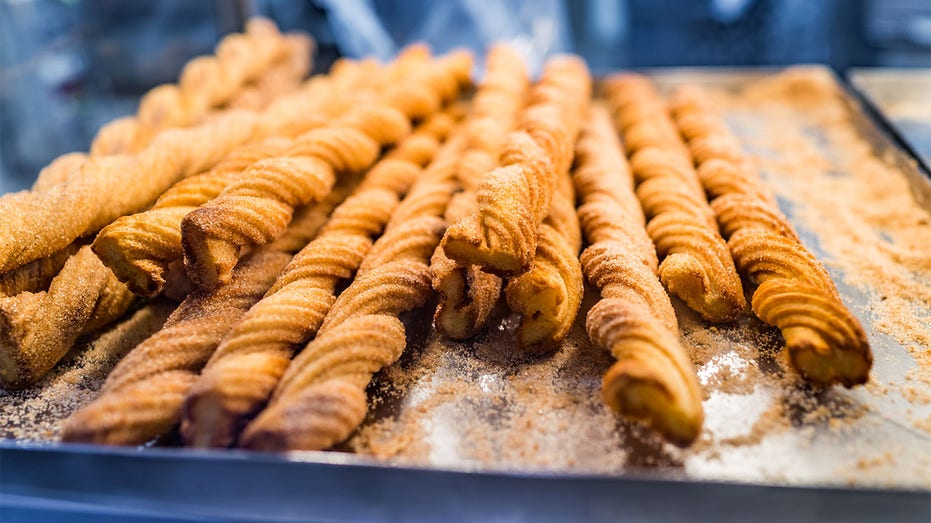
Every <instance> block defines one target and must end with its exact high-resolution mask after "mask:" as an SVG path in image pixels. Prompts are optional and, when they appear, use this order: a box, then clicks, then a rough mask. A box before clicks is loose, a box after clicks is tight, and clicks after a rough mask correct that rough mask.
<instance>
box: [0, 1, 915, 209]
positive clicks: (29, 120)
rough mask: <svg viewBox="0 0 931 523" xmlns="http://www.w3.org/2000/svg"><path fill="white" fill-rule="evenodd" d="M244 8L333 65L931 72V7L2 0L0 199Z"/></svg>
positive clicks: (125, 110)
mask: <svg viewBox="0 0 931 523" xmlns="http://www.w3.org/2000/svg"><path fill="white" fill-rule="evenodd" d="M253 14H260V15H264V16H267V17H269V18H271V19H273V20H274V21H275V22H277V23H278V25H279V26H280V27H281V28H282V30H302V31H305V32H308V33H310V34H311V35H313V37H314V38H315V39H316V41H317V45H318V52H317V60H316V62H315V70H317V71H320V70H325V69H326V68H327V67H328V66H329V64H330V63H331V62H332V61H333V60H335V59H336V58H337V57H339V56H343V55H347V56H361V55H375V56H378V57H379V58H381V59H388V58H390V57H391V56H392V55H393V54H394V53H395V52H396V51H397V50H398V49H400V48H401V47H403V46H404V45H405V44H407V43H409V42H412V41H418V40H425V41H427V42H430V43H431V45H432V46H433V47H434V49H436V50H437V51H445V50H448V49H450V48H452V47H456V46H467V47H472V48H473V49H475V50H481V49H482V48H483V47H484V46H486V45H487V44H488V43H489V42H492V41H495V40H501V39H505V40H508V41H510V42H511V43H512V44H513V45H515V46H516V47H517V48H519V49H520V50H521V52H522V53H523V54H524V55H525V56H526V58H527V59H528V61H529V63H530V64H531V65H532V66H535V67H536V66H539V64H540V63H542V61H543V59H544V58H545V57H546V56H547V55H549V54H552V53H555V52H565V51H572V52H576V53H579V54H581V55H582V56H584V57H585V58H586V59H587V60H588V62H589V64H590V65H591V67H592V69H593V71H594V72H595V73H604V72H608V71H613V70H617V69H622V68H645V67H655V66H689V65H715V66H753V65H782V64H791V63H822V64H826V65H829V66H830V67H832V68H834V69H835V70H837V71H838V72H840V73H843V72H844V71H846V70H848V69H849V68H851V67H864V66H866V67H872V66H896V67H924V68H927V67H931V0H581V1H570V0H538V1H531V0H526V1H521V0H484V1H482V0H446V1H427V0H251V1H245V0H161V1H159V2H126V1H122V0H57V1H56V0H0V193H3V192H8V191H14V190H20V189H24V188H27V187H28V186H29V185H30V184H31V183H32V180H33V179H34V178H35V176H36V174H37V173H38V171H39V169H41V168H42V167H43V166H45V165H46V164H47V163H48V162H49V161H51V160H52V159H53V158H54V157H56V156H58V155H59V154H62V153H65V152H69V151H77V150H87V148H88V147H89V144H90V141H91V139H92V137H93V135H94V133H95V132H96V131H97V129H98V128H99V127H100V126H101V125H103V124H104V123H105V122H107V121H109V120H111V119H113V118H115V117H118V116H122V115H126V114H129V113H132V112H134V111H135V108H136V103H137V102H138V99H139V97H140V96H141V95H142V94H143V93H145V91H147V90H148V89H149V88H151V87H153V86H155V85H157V84H159V83H164V82H175V81H176V80H177V77H178V74H179V72H180V70H181V67H182V65H183V64H184V62H186V61H187V60H189V59H190V58H192V57H194V56H197V55H200V54H207V53H211V52H212V50H213V46H214V45H215V44H216V42H217V41H218V40H219V39H220V38H221V37H222V36H223V35H224V34H226V33H229V32H234V31H238V30H240V29H241V28H242V26H243V21H244V20H245V19H246V18H248V17H249V16H251V15H253Z"/></svg>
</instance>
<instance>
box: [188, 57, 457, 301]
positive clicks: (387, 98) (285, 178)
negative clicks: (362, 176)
mask: <svg viewBox="0 0 931 523" xmlns="http://www.w3.org/2000/svg"><path fill="white" fill-rule="evenodd" d="M471 63H472V62H471V57H470V56H469V55H468V54H465V53H459V54H452V55H450V56H448V57H445V58H443V59H440V60H438V61H437V62H436V63H428V64H427V65H422V66H420V67H419V68H418V69H417V70H416V71H415V72H414V73H412V74H410V75H408V76H407V77H406V78H404V79H402V80H401V81H399V82H397V83H396V84H394V85H391V86H389V87H388V88H387V91H386V92H385V93H384V95H383V96H382V97H381V100H380V102H379V103H370V104H360V105H358V106H356V107H354V108H353V109H351V110H350V111H349V112H348V113H347V114H345V115H344V116H343V117H341V118H339V119H337V120H336V121H334V122H333V123H332V124H330V125H328V126H326V127H323V128H320V129H316V130H313V131H310V132H308V133H307V134H304V135H302V136H300V137H299V138H298V139H297V140H296V142H295V145H294V146H293V148H292V149H291V150H289V151H288V152H287V153H286V154H285V155H283V156H281V157H277V158H270V159H266V160H262V161H260V162H257V163H256V164H254V165H252V166H251V167H250V168H249V169H248V170H247V171H246V173H244V176H243V177H242V178H241V179H240V180H238V181H236V182H234V183H233V184H232V185H230V186H229V187H227V188H226V189H225V190H224V191H223V193H221V194H220V196H218V197H217V198H215V199H214V200H212V201H210V202H208V203H207V204H205V205H203V206H202V207H201V208H199V209H198V210H196V211H194V212H192V213H191V214H189V215H187V216H186V217H185V218H184V220H183V221H182V225H181V228H182V242H183V245H184V252H185V266H186V269H187V273H188V276H189V277H190V278H191V280H192V281H194V282H195V283H196V284H197V285H198V286H200V287H203V288H212V287H214V286H216V285H217V284H219V283H221V282H223V281H225V280H226V279H228V277H229V273H230V270H231V268H232V267H233V265H235V263H236V260H237V259H238V258H239V252H240V249H241V248H242V247H244V246H247V245H260V244H263V243H266V242H268V241H271V240H273V239H274V238H276V237H277V236H278V235H280V234H281V232H282V231H283V230H284V228H285V227H287V224H288V221H289V220H290V217H291V212H292V210H293V208H294V207H296V206H301V205H306V204H307V203H308V202H312V201H316V200H319V199H320V198H322V197H323V196H325V195H326V194H327V193H328V192H329V190H330V187H332V185H333V183H334V181H335V180H336V176H337V174H338V173H345V172H359V171H362V170H364V169H366V168H368V167H369V166H371V165H372V164H373V163H374V162H375V160H376V159H377V158H378V156H379V153H380V150H381V147H383V146H386V145H390V144H392V143H395V142H397V141H398V140H399V139H401V138H403V137H404V136H405V135H406V134H407V133H408V132H409V130H410V129H409V126H410V123H409V122H410V120H411V119H412V118H422V117H424V116H427V115H429V114H431V113H432V112H435V111H436V110H437V109H438V108H439V106H440V104H441V103H442V102H443V101H450V100H452V98H454V97H455V96H457V95H458V93H459V90H460V89H461V87H462V86H464V85H465V84H466V82H467V81H468V76H469V69H470V68H471Z"/></svg>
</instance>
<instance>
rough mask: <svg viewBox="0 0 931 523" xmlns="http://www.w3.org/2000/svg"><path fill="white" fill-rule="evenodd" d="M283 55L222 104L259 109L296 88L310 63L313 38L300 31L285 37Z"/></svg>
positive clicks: (308, 68)
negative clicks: (301, 33)
mask: <svg viewBox="0 0 931 523" xmlns="http://www.w3.org/2000/svg"><path fill="white" fill-rule="evenodd" d="M284 45H285V47H286V49H287V51H286V52H285V55H284V56H283V57H282V58H281V59H279V60H278V61H277V62H275V63H274V64H272V65H271V67H269V68H268V70H267V71H265V72H264V73H262V75H261V76H259V77H258V78H256V79H255V81H254V82H252V83H251V84H249V85H247V86H245V87H244V88H243V90H242V91H240V92H239V93H237V94H236V95H235V96H233V98H232V99H230V100H229V102H227V103H226V104H225V105H224V108H226V109H250V110H253V111H256V110H260V109H263V108H265V107H266V106H268V104H269V103H271V102H272V101H273V100H275V99H276V98H277V97H279V96H280V95H282V94H285V93H287V92H290V91H293V90H295V89H297V88H298V86H299V85H300V84H301V81H302V80H303V79H304V77H306V76H307V73H309V72H310V69H311V67H312V65H313V63H312V60H313V50H314V44H313V40H311V39H309V38H307V37H306V36H304V35H300V34H289V35H285V37H284Z"/></svg>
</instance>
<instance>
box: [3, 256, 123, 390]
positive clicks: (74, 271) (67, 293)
mask: <svg viewBox="0 0 931 523" xmlns="http://www.w3.org/2000/svg"><path fill="white" fill-rule="evenodd" d="M131 301H132V295H131V294H130V293H129V291H127V290H126V287H125V286H123V285H122V284H121V283H120V282H119V281H117V280H116V278H115V277H114V276H113V273H112V272H110V270H109V269H107V268H106V267H105V266H104V265H103V263H101V262H100V260H99V259H98V258H97V256H95V255H94V253H93V252H91V250H90V247H88V246H85V247H82V248H81V249H80V250H78V251H77V253H76V254H75V255H73V256H70V257H69V258H68V259H67V261H65V262H64V264H63V266H62V269H61V271H60V272H59V273H58V274H57V275H56V276H55V277H54V278H53V279H52V280H51V282H50V284H49V288H48V290H47V291H46V290H41V291H38V292H30V291H23V292H20V293H18V294H16V295H15V296H7V297H2V298H0V381H2V383H3V386H4V387H10V388H20V387H24V386H27V385H30V384H32V383H35V382H36V381H37V380H38V379H39V378H41V377H42V376H44V375H45V373H47V372H48V371H49V370H50V369H51V368H52V367H53V366H54V365H55V364H56V363H58V361H59V360H60V359H61V358H62V357H64V355H65V354H66V353H67V352H68V350H69V349H71V346H72V345H73V344H74V341H75V340H76V339H77V337H78V336H79V335H81V334H82V333H87V332H91V331H93V330H94V329H96V328H99V327H101V326H103V325H106V324H108V323H110V322H112V321H113V320H115V319H116V318H117V317H119V316H120V315H122V314H123V312H125V311H126V309H127V308H128V307H129V304H130V302H131Z"/></svg>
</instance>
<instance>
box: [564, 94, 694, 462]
mask: <svg viewBox="0 0 931 523" xmlns="http://www.w3.org/2000/svg"><path fill="white" fill-rule="evenodd" d="M573 181H574V182H575V187H576V190H577V191H578V194H579V197H580V198H581V200H582V205H581V206H580V207H579V209H578V215H579V219H580V220H581V222H582V229H583V231H584V232H585V237H586V238H587V239H588V243H589V244H590V245H589V247H588V248H586V249H585V252H583V253H582V267H583V269H584V270H585V276H586V277H587V278H588V280H589V281H590V282H591V283H592V284H594V285H595V286H597V287H598V289H599V290H600V291H601V299H600V300H599V301H598V302H597V303H596V304H595V305H594V306H593V307H592V308H591V310H590V311H589V313H588V318H587V320H586V325H585V326H586V329H587V330H588V335H589V338H591V340H592V343H594V344H596V345H597V346H599V347H601V348H602V349H605V350H607V351H608V352H610V353H611V354H612V355H613V356H614V358H615V359H616V360H617V362H616V363H614V364H613V365H612V366H611V368H610V369H609V370H608V372H607V373H606V374H605V376H604V379H603V381H602V386H601V393H602V397H603V398H604V401H605V403H607V404H608V406H609V407H611V409H612V410H614V411H615V412H617V413H618V414H620V415H622V416H627V417H631V418H635V419H641V420H643V421H644V422H645V423H646V424H647V425H648V426H650V427H652V428H653V429H654V430H656V431H657V432H659V433H660V434H662V435H663V436H664V437H666V438H667V439H669V440H670V441H672V442H674V443H676V444H678V445H683V446H684V445H689V444H690V443H691V442H693V441H694V440H695V438H696V437H698V435H699V433H700V432H701V427H702V419H703V413H702V404H701V401H702V394H701V389H700V386H699V384H698V379H697V377H696V375H695V369H694V368H693V367H692V363H691V361H689V357H688V355H687V354H686V351H685V349H684V348H683V347H682V345H681V344H680V343H679V327H678V323H677V322H676V315H675V311H673V308H672V303H671V302H670V301H669V296H668V295H667V294H666V291H665V289H663V285H662V283H660V281H659V278H658V277H657V274H656V273H657V259H656V250H655V248H654V247H653V242H652V241H651V240H650V237H649V236H648V235H647V232H646V229H645V228H644V216H643V211H642V210H641V208H640V202H639V201H638V200H637V196H636V194H634V181H633V178H632V176H631V173H630V167H629V166H628V164H627V160H626V159H625V158H624V154H623V152H622V151H621V147H620V144H619V143H618V140H617V135H616V134H615V131H614V128H613V126H612V124H611V117H610V115H609V114H608V112H607V110H605V109H604V108H602V107H595V108H593V110H592V113H591V116H590V118H589V123H588V125H587V126H586V127H585V129H584V130H583V131H582V138H581V139H580V140H579V143H578V145H577V146H576V168H575V171H574V172H573Z"/></svg>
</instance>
